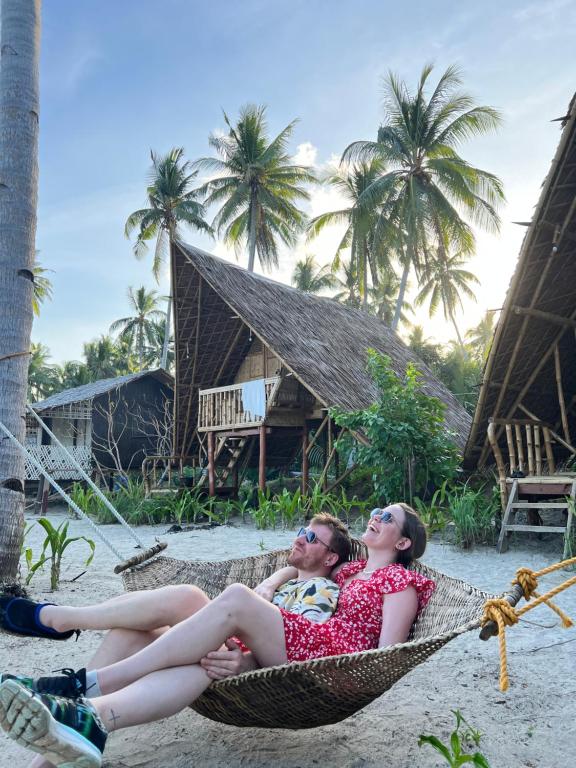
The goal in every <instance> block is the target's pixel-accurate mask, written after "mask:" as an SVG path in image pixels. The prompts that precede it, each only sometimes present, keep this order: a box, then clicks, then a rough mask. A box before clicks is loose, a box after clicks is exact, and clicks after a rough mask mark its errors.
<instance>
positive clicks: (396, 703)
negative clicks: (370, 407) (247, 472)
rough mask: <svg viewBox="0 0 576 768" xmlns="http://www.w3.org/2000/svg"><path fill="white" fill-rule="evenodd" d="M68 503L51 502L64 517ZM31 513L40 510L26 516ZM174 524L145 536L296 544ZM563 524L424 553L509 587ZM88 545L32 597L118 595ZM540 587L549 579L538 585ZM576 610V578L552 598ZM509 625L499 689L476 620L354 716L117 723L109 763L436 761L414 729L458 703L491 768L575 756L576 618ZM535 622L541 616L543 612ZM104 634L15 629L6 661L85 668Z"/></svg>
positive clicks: (196, 545) (181, 543)
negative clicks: (52, 585) (57, 635)
mask: <svg viewBox="0 0 576 768" xmlns="http://www.w3.org/2000/svg"><path fill="white" fill-rule="evenodd" d="M64 516H65V513H64V512H60V513H57V512H55V513H51V515H50V517H51V518H53V519H55V520H57V521H59V520H62V519H63V518H64ZM30 519H32V518H30ZM167 527H168V526H156V527H141V528H138V529H137V531H138V535H139V536H140V537H141V538H142V539H143V540H144V541H145V542H146V543H148V542H150V543H152V542H153V540H154V538H155V537H156V536H161V538H163V539H164V540H166V541H168V542H169V550H168V551H169V553H170V554H172V555H174V556H177V557H183V558H189V559H195V558H198V559H206V560H222V559H226V558H229V557H243V556H246V555H252V554H258V553H259V552H260V551H262V548H265V549H266V550H269V549H277V548H281V547H284V546H287V545H288V544H289V543H290V541H291V538H292V535H293V534H292V532H289V531H257V530H254V529H253V528H252V527H250V526H248V525H245V526H234V527H232V526H226V527H221V528H214V529H211V530H202V531H193V532H187V533H178V534H171V535H167V536H163V535H162V534H164V532H165V531H166V529H167ZM103 530H104V531H105V534H106V536H108V537H109V538H110V539H111V540H112V541H113V542H114V545H115V547H116V548H117V549H118V550H120V551H121V552H122V553H124V554H125V556H126V557H129V556H131V555H132V554H135V550H134V549H133V542H131V540H130V539H129V537H128V535H127V533H126V532H125V531H124V530H123V529H122V528H121V527H120V526H105V527H103ZM70 535H89V536H91V537H92V538H94V536H93V534H91V532H90V530H89V528H88V526H87V524H86V523H84V522H82V521H78V520H72V521H71V523H70ZM42 538H43V537H42V532H41V530H40V527H39V526H35V527H34V529H33V531H32V532H31V534H30V535H29V537H28V544H29V545H31V546H32V547H33V549H34V552H35V554H37V553H38V552H39V549H40V544H41V541H42ZM561 546H562V545H561V537H559V536H557V537H555V538H553V539H551V540H550V541H546V542H544V543H541V542H537V541H531V542H528V541H527V540H526V538H525V537H524V539H523V540H521V541H517V542H516V543H515V544H514V545H513V546H512V548H511V550H510V551H509V552H508V553H506V554H504V555H498V554H496V552H495V550H493V549H489V548H480V549H475V550H473V551H472V552H466V553H463V552H462V551H460V550H457V549H456V548H454V547H453V546H452V545H450V544H446V543H443V542H440V541H432V542H431V543H430V544H429V546H428V550H427V552H426V554H425V556H424V558H423V560H424V562H426V563H428V564H430V565H432V566H433V567H435V568H438V569H439V570H442V571H444V572H445V573H447V574H449V575H451V576H454V577H456V578H462V579H465V580H466V581H468V582H470V583H471V584H474V585H475V586H477V587H479V588H481V589H484V590H487V591H489V592H494V593H498V592H501V591H503V590H504V589H505V588H506V586H507V584H508V583H509V581H510V580H511V579H512V578H513V576H514V574H515V571H516V569H517V568H518V567H520V566H528V567H530V568H533V569H535V570H536V569H538V568H541V567H543V566H545V565H548V564H551V563H552V562H555V561H557V560H559V559H560V557H561V554H562V550H561ZM87 553H88V548H87V546H86V545H85V544H83V543H82V542H78V543H76V544H73V545H72V546H71V547H70V548H69V550H68V552H67V555H66V556H65V560H64V567H63V574H62V583H61V586H60V589H59V590H58V591H57V592H56V593H51V592H50V591H49V581H48V573H47V572H45V573H41V574H39V575H37V576H36V578H35V579H34V581H33V582H32V585H31V587H30V594H31V596H33V597H34V598H35V599H38V600H46V601H51V602H60V603H70V604H73V605H81V604H84V603H89V602H93V601H95V600H101V599H104V598H106V597H111V596H113V595H116V594H119V593H120V592H121V591H122V583H121V580H120V577H118V576H115V575H114V574H113V571H112V569H113V566H114V565H115V562H116V561H115V558H114V556H113V555H112V554H111V553H110V551H109V550H108V549H107V548H106V547H105V546H104V545H103V544H102V543H101V542H100V541H97V548H96V556H95V559H94V562H93V564H92V566H91V567H90V568H89V569H88V571H87V573H85V574H84V575H82V576H81V577H80V578H78V579H77V580H76V581H72V579H74V578H75V577H76V576H77V575H78V574H80V573H81V572H82V571H83V570H85V569H84V567H83V564H82V563H83V558H85V556H86V554H87ZM570 575H572V574H568V573H566V572H563V571H559V572H556V573H554V574H552V575H551V576H549V577H547V580H546V581H545V582H543V583H542V587H544V586H545V585H550V586H551V585H553V584H557V583H560V582H561V581H564V580H565V579H566V578H568V577H569V576H570ZM541 591H544V590H543V589H541ZM557 603H558V605H559V606H560V607H562V608H563V609H564V610H565V611H567V612H568V614H569V615H571V616H572V617H573V618H576V587H574V588H572V589H571V590H569V591H567V592H565V593H563V594H562V595H560V596H559V597H558V598H557ZM527 619H528V620H529V622H530V623H528V621H524V622H522V623H521V624H520V625H518V626H517V627H515V628H513V629H511V630H510V631H509V633H508V648H509V656H508V661H509V674H510V689H509V691H508V692H507V693H505V694H503V693H501V692H500V691H499V689H498V671H499V666H498V647H497V643H496V641H495V640H492V641H490V642H488V643H483V642H481V641H480V640H479V639H478V636H477V633H468V635H466V636H464V637H460V638H457V639H456V640H453V641H452V642H451V643H449V644H448V645H447V646H446V647H445V648H443V649H442V650H440V651H439V652H438V653H436V654H435V655H434V656H432V658H431V659H430V660H429V661H427V662H426V663H425V664H423V665H421V666H419V667H418V668H417V669H415V670H414V671H412V672H411V673H410V674H409V675H407V676H406V677H405V678H404V679H403V680H402V681H401V682H400V683H398V684H397V685H396V686H395V687H394V688H393V689H392V690H391V691H389V692H388V693H386V694H385V695H384V696H382V697H381V698H380V699H378V700H377V701H376V702H374V703H373V704H371V705H370V706H369V707H367V708H366V709H364V710H363V711H361V712H359V713H357V714H356V715H354V716H353V717H351V718H349V719H348V720H346V721H344V722H342V723H339V724H337V725H332V726H326V727H324V728H319V729H313V730H305V731H298V732H294V731H283V730H275V731H271V730H258V729H239V728H233V727H231V726H225V725H220V724H217V723H214V722H212V721H210V720H206V719H203V718H201V717H200V716H199V715H197V714H196V713H194V712H192V711H191V710H186V711H185V712H182V713H181V714H180V715H178V716H177V717H174V718H172V719H170V720H166V721H163V722H160V723H155V724H153V725H149V726H144V727H142V728H135V729H130V730H126V731H123V732H120V733H115V734H113V735H112V736H111V737H110V739H109V742H108V747H107V750H106V755H105V758H106V759H105V763H104V764H105V766H109V767H110V768H112V766H114V768H160V767H161V766H162V767H163V766H173V768H191V766H196V765H202V766H204V768H224V766H227V767H228V766H230V767H235V766H250V767H252V766H253V767H254V768H264V766H270V765H274V766H277V768H313V766H317V765H318V766H320V765H333V766H343V767H344V766H345V767H346V768H371V767H372V766H373V767H374V768H376V767H378V768H387V767H389V768H432V767H434V766H443V765H446V763H445V762H444V761H442V760H441V759H440V757H439V756H437V755H436V753H435V752H433V750H432V749H431V748H430V747H428V746H424V747H422V748H419V747H418V736H419V735H420V734H422V733H432V734H435V735H437V736H438V737H440V738H441V739H443V740H446V738H447V737H448V735H449V733H450V731H451V730H452V726H453V722H454V719H453V716H452V715H451V712H450V710H452V709H460V710H461V711H462V713H463V714H464V716H465V717H466V719H467V720H468V721H469V722H470V723H471V724H472V725H473V726H475V727H476V728H478V729H479V730H480V731H482V733H483V737H482V741H481V750H482V752H483V753H484V754H485V755H486V757H487V758H488V760H489V761H490V764H491V766H492V768H536V767H538V768H566V767H567V766H571V765H573V762H574V753H575V751H576V735H575V729H574V723H575V722H576V642H575V641H576V629H575V628H572V629H569V630H565V629H562V628H561V626H560V624H559V621H558V619H557V617H556V615H555V614H553V613H552V612H551V611H549V610H548V609H547V608H537V609H536V610H534V611H533V612H531V613H530V614H528V616H527ZM532 622H535V623H536V625H535V624H534V623H532ZM100 637H101V635H100V633H96V632H94V633H89V632H84V633H83V634H82V635H81V636H80V639H79V641H78V642H77V643H74V642H73V641H68V642H66V643H57V642H51V641H48V640H35V639H32V638H20V637H17V636H15V635H8V634H5V633H0V658H1V659H2V665H1V666H2V668H3V669H4V670H9V671H13V672H21V673H32V674H35V675H39V674H41V673H46V672H50V670H54V669H56V668H58V667H65V666H66V667H80V666H82V665H83V664H84V663H85V662H86V660H87V659H88V657H89V656H90V655H91V654H92V653H93V652H94V650H95V648H96V646H97V644H98V642H99V639H100ZM0 738H2V741H1V743H0V766H1V768H8V766H10V768H20V766H25V765H27V763H28V760H29V753H26V752H25V751H24V750H22V749H21V748H20V747H18V746H17V745H15V744H14V743H13V742H11V741H9V740H8V739H7V738H3V737H0Z"/></svg>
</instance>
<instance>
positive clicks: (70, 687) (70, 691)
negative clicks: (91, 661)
mask: <svg viewBox="0 0 576 768" xmlns="http://www.w3.org/2000/svg"><path fill="white" fill-rule="evenodd" d="M58 671H59V672H63V673H64V674H62V675H57V676H55V677H37V678H34V677H21V676H19V675H11V674H9V673H4V674H3V675H0V684H1V683H4V682H6V680H16V682H17V683H20V685H23V686H24V687H25V688H28V690H30V691H32V692H33V693H48V694H50V695H51V696H62V697H64V698H65V699H78V698H79V697H80V696H85V695H86V670H85V669H84V668H83V669H79V670H78V672H74V670H73V669H60V670H58Z"/></svg>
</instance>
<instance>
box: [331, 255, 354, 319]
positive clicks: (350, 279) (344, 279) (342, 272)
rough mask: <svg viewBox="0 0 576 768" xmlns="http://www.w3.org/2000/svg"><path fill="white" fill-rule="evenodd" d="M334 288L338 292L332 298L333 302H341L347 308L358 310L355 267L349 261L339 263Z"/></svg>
mask: <svg viewBox="0 0 576 768" xmlns="http://www.w3.org/2000/svg"><path fill="white" fill-rule="evenodd" d="M335 277H336V283H335V288H339V289H340V290H339V291H338V293H336V294H335V295H334V296H332V298H333V299H334V301H341V302H342V304H346V306H348V307H354V309H358V308H359V307H360V297H359V296H358V293H357V289H358V278H357V276H356V269H355V265H354V264H353V263H352V262H350V261H341V262H340V269H339V271H338V272H337V273H336V275H335Z"/></svg>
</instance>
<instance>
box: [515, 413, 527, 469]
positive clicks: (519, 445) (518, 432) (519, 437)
mask: <svg viewBox="0 0 576 768" xmlns="http://www.w3.org/2000/svg"><path fill="white" fill-rule="evenodd" d="M514 433H515V435H516V450H517V453H518V469H519V470H520V472H524V469H525V468H526V462H525V460H524V444H523V442H522V432H521V430H520V425H519V424H515V425H514Z"/></svg>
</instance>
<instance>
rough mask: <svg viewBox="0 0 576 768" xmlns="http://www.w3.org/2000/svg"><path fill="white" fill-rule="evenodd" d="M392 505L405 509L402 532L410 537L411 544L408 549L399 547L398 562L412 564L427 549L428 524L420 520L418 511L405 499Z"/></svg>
mask: <svg viewBox="0 0 576 768" xmlns="http://www.w3.org/2000/svg"><path fill="white" fill-rule="evenodd" d="M392 506H394V507H401V508H402V509H403V510H404V525H403V526H402V531H401V534H402V536H405V537H406V538H407V539H410V542H411V543H410V546H409V547H408V548H407V549H399V550H398V554H397V556H396V562H397V563H400V565H404V566H407V565H410V563H411V562H412V561H413V560H416V558H418V557H421V556H422V555H423V554H424V550H425V549H426V541H427V537H426V526H425V525H424V523H423V522H422V520H420V518H419V516H418V513H417V512H416V510H415V509H412V507H410V506H409V505H408V504H404V502H403V501H397V502H395V503H394V504H393V505H392Z"/></svg>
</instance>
